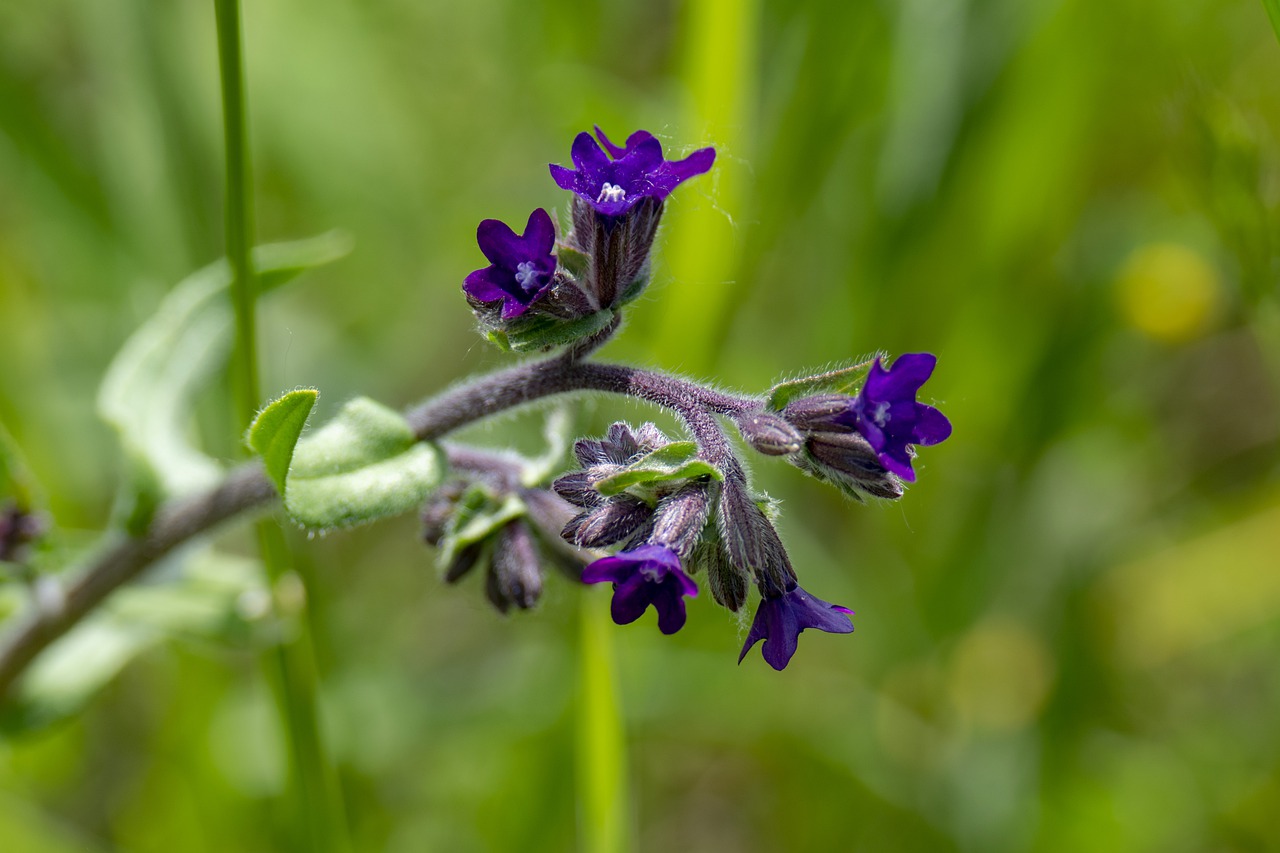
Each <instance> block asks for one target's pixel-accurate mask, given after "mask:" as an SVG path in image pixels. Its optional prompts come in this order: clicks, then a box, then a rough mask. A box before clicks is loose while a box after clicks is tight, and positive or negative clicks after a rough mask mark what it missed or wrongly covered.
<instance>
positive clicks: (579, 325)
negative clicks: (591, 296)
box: [487, 309, 613, 352]
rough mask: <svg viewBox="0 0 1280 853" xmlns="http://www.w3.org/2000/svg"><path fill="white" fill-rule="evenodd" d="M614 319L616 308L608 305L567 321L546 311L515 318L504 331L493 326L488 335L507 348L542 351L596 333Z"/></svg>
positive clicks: (507, 349) (506, 349) (514, 350)
mask: <svg viewBox="0 0 1280 853" xmlns="http://www.w3.org/2000/svg"><path fill="white" fill-rule="evenodd" d="M612 321H613V312H612V311H609V310H607V309H605V310H601V311H597V312H595V313H594V314H588V315H587V316H585V317H582V318H580V319H577V320H568V321H566V320H561V319H558V318H556V317H548V316H545V315H544V316H537V317H530V318H528V319H527V320H526V319H522V320H519V321H517V322H514V323H512V324H511V325H510V326H508V327H507V328H506V330H505V331H504V330H502V329H494V330H492V331H490V332H489V333H488V334H487V337H488V338H489V341H490V342H491V343H492V344H493V345H494V346H496V347H498V348H499V349H501V350H505V351H507V352H542V351H543V350H549V349H551V348H552V347H558V346H564V345H566V344H571V343H573V342H574V341H577V340H580V339H582V338H585V337H587V336H588V335H593V334H595V333H596V332H598V331H600V330H601V329H603V328H604V327H605V326H607V325H609V323H611V322H612Z"/></svg>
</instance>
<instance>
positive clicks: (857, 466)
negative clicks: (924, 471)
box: [805, 432, 902, 500]
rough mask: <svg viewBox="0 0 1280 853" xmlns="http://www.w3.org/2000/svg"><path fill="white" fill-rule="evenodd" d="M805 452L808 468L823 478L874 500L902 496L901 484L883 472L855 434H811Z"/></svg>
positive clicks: (869, 449)
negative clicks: (807, 454)
mask: <svg viewBox="0 0 1280 853" xmlns="http://www.w3.org/2000/svg"><path fill="white" fill-rule="evenodd" d="M805 449H806V450H807V451H808V453H809V459H808V460H806V461H807V462H808V465H809V467H810V469H811V470H813V472H814V473H816V474H818V475H819V476H821V477H823V478H825V479H829V480H832V481H834V482H836V483H837V484H838V485H841V486H845V487H847V488H849V489H853V490H854V491H855V492H863V493H866V494H869V495H871V496H873V497H877V498H884V499H886V500H897V499H898V498H900V497H902V482H901V481H900V480H899V479H898V478H897V477H895V476H894V475H892V474H890V473H889V472H888V471H887V470H885V467H884V466H883V465H881V464H880V458H879V456H878V455H877V454H876V452H875V451H874V450H873V449H872V448H871V445H870V444H869V443H868V442H867V440H866V439H865V438H863V437H862V436H861V435H859V434H858V433H856V432H818V433H813V434H812V435H810V436H809V439H808V440H807V441H806V442H805Z"/></svg>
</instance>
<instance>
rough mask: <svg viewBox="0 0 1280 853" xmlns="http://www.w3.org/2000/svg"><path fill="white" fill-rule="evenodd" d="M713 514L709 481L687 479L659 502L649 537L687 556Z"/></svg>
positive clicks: (655, 542)
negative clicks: (686, 481) (696, 481)
mask: <svg viewBox="0 0 1280 853" xmlns="http://www.w3.org/2000/svg"><path fill="white" fill-rule="evenodd" d="M710 514H711V495H710V494H709V493H708V490H707V485H706V484H705V483H686V484H685V485H684V486H682V487H681V488H680V490H679V491H677V492H675V493H674V494H672V495H669V496H667V497H666V498H663V500H662V502H661V503H659V504H658V509H657V511H656V512H655V513H654V519H653V532H652V533H651V534H649V541H650V542H652V543H653V544H655V545H662V546H664V547H666V548H669V549H670V550H672V551H674V552H675V554H676V555H677V556H678V557H680V559H682V560H687V559H688V558H689V555H690V554H692V553H693V549H694V548H695V547H696V546H697V544H698V541H699V539H700V538H701V537H702V528H703V527H705V526H706V523H707V516H708V515H710Z"/></svg>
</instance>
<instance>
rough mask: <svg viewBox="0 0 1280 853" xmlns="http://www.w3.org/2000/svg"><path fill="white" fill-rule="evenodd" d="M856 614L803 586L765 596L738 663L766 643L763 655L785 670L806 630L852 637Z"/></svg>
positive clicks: (770, 662) (771, 662)
mask: <svg viewBox="0 0 1280 853" xmlns="http://www.w3.org/2000/svg"><path fill="white" fill-rule="evenodd" d="M852 613H853V611H852V610H850V609H849V608H847V607H841V606H840V605H838V604H830V603H828V602H826V601H823V600H822V599H820V598H815V597H813V596H812V595H810V594H809V593H807V592H805V591H804V590H803V589H801V588H800V587H799V586H793V587H791V589H790V590H788V591H787V592H786V593H785V594H784V595H781V596H778V597H775V598H770V597H767V596H766V597H765V598H764V599H762V600H761V602H760V607H759V608H758V609H757V610H756V618H755V621H754V622H752V623H751V633H749V634H747V643H746V645H744V646H743V647H742V654H740V655H738V663H742V659H743V658H745V657H746V656H747V652H749V651H751V647H752V646H754V645H755V644H756V642H758V641H759V640H764V645H763V646H762V647H761V653H762V654H763V655H764V659H765V660H766V661H768V663H769V666H771V667H773V668H774V669H776V670H779V671H781V670H782V669H785V668H786V666H787V664H788V663H790V662H791V656H792V655H794V654H795V653H796V645H797V640H798V638H799V636H800V632H801V631H803V630H804V629H805V628H817V629H818V630H819V631H826V632H827V633H829V634H848V633H850V632H851V631H853V620H852V619H850V618H849V616H850V615H851V614H852Z"/></svg>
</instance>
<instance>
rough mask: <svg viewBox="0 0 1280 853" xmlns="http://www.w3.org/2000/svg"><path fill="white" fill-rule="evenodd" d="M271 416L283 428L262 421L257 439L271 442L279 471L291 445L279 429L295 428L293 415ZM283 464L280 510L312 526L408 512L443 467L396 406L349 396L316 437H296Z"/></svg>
mask: <svg viewBox="0 0 1280 853" xmlns="http://www.w3.org/2000/svg"><path fill="white" fill-rule="evenodd" d="M287 397H288V395H286V398H287ZM286 398H282V400H284V399H286ZM279 402H280V401H277V403H279ZM271 408H272V407H270V406H269V407H268V410H270V409H271ZM264 414H265V411H264ZM259 420H261V418H259ZM272 421H273V422H274V423H276V424H277V425H278V426H279V427H280V429H279V430H278V431H276V432H270V431H269V429H268V428H267V427H264V429H263V431H262V432H261V433H260V434H258V435H257V437H256V439H255V440H259V441H261V442H263V443H264V444H267V445H270V446H271V448H272V453H273V455H274V459H273V461H272V464H273V465H275V466H276V468H277V470H278V469H279V466H280V461H281V459H282V457H283V455H284V451H283V450H282V448H283V447H284V445H285V444H287V443H288V442H287V440H286V438H287V433H286V432H284V430H285V429H286V428H287V429H289V430H293V429H294V424H295V421H294V420H293V419H291V418H285V417H281V418H279V419H275V418H274V416H273V418H272ZM295 438H296V435H295ZM286 465H287V466H288V467H287V470H288V475H287V476H286V477H285V481H284V482H285V488H284V506H285V510H286V511H287V512H288V513H289V516H290V517H291V518H293V520H294V521H296V522H298V523H299V524H301V525H303V526H304V527H308V528H311V529H314V530H323V529H326V528H330V527H350V526H352V525H356V524H364V523H366V522H370V521H374V520H376V519H379V518H385V517H387V516H392V515H399V514H401V513H403V512H408V511H409V510H411V509H413V508H414V507H416V506H418V505H419V504H420V503H422V500H423V499H424V498H425V497H426V496H427V494H428V493H430V492H431V490H432V489H434V488H435V487H436V486H438V485H439V484H440V481H441V479H442V478H443V476H444V473H445V468H446V464H445V460H444V456H443V454H442V453H441V452H440V450H439V449H438V448H437V447H436V446H435V445H433V444H430V443H427V442H420V441H418V439H417V437H416V436H415V435H414V434H413V430H412V429H411V428H410V427H409V424H408V422H407V421H405V419H404V417H403V416H401V415H400V413H399V412H396V411H394V410H392V409H389V408H387V407H386V406H383V405H381V404H380V403H375V402H374V401H373V400H370V399H368V398H366V397H357V398H356V399H354V400H352V401H350V402H349V403H347V404H346V405H345V406H343V407H342V411H341V412H339V413H338V416H337V417H336V418H334V419H333V420H332V421H330V422H329V423H327V424H325V426H323V427H322V428H320V429H319V430H317V431H316V432H315V434H314V435H312V436H310V437H308V438H305V439H302V440H300V441H298V442H297V444H296V445H295V446H294V447H293V454H292V460H291V464H289V463H286Z"/></svg>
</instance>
